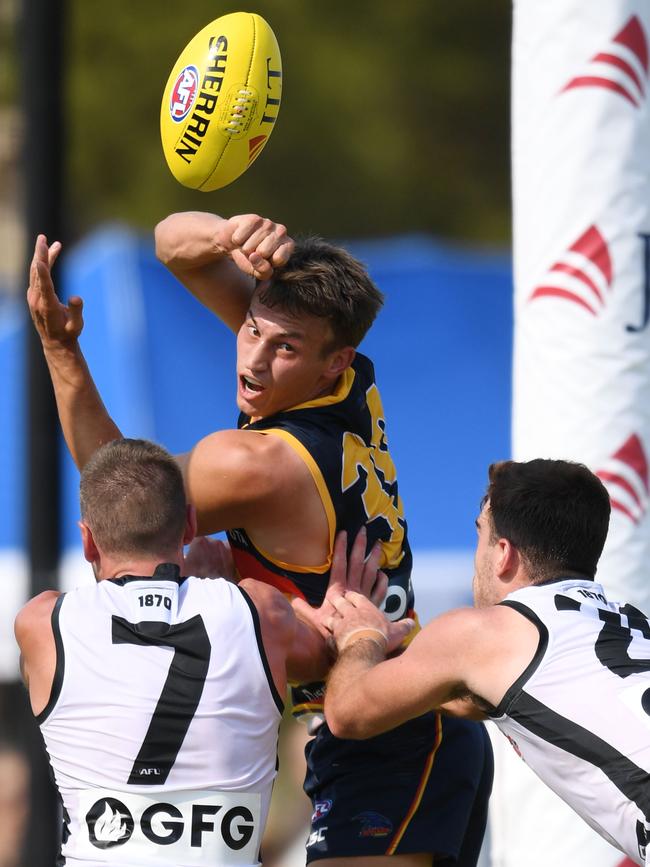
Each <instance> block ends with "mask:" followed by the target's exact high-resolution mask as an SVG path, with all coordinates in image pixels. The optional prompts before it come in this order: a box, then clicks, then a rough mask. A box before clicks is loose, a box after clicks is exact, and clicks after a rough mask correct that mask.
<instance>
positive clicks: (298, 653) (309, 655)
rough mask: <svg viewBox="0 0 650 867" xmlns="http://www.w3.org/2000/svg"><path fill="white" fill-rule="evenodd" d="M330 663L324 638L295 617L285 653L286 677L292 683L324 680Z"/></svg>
mask: <svg viewBox="0 0 650 867" xmlns="http://www.w3.org/2000/svg"><path fill="white" fill-rule="evenodd" d="M331 664H332V655H331V653H330V651H329V648H328V646H327V642H326V641H325V639H324V638H323V637H322V636H321V635H320V634H319V633H318V632H317V631H316V630H315V629H314V628H313V627H312V626H310V625H309V624H307V623H305V622H304V621H302V620H300V618H296V628H295V632H294V638H293V643H292V645H291V649H290V651H289V654H288V655H287V677H288V679H289V680H291V681H293V682H294V683H310V682H311V681H315V680H324V678H325V677H326V675H327V672H328V671H329V669H330V666H331Z"/></svg>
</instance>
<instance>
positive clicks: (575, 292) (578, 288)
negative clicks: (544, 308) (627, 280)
mask: <svg viewBox="0 0 650 867" xmlns="http://www.w3.org/2000/svg"><path fill="white" fill-rule="evenodd" d="M612 279H613V271H612V260H611V257H610V255H609V248H608V247H607V243H606V241H605V239H604V238H603V236H602V235H601V233H600V232H599V231H598V229H597V228H596V226H590V227H589V228H588V229H587V231H586V232H583V234H582V235H580V237H579V238H578V240H577V241H575V242H574V243H573V244H572V245H571V246H570V247H569V248H568V250H567V251H566V252H565V253H564V254H563V255H562V256H561V257H560V258H559V259H558V260H557V261H556V262H555V263H554V264H553V265H551V267H550V268H549V269H548V271H547V272H546V274H545V275H544V278H543V280H542V281H541V282H540V283H539V285H538V286H536V287H535V289H533V291H532V292H531V294H530V297H529V299H528V300H529V301H534V300H535V299H536V298H561V299H563V300H565V301H571V302H573V303H574V304H578V305H579V306H580V307H582V308H583V309H584V310H587V311H588V312H589V313H591V314H592V316H596V315H597V314H598V313H599V312H600V310H602V308H603V307H604V306H605V303H606V300H607V293H608V291H609V290H610V289H611V286H612Z"/></svg>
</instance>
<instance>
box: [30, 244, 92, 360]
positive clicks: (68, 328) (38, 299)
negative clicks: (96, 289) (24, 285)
mask: <svg viewBox="0 0 650 867" xmlns="http://www.w3.org/2000/svg"><path fill="white" fill-rule="evenodd" d="M60 252H61V244H60V242H59V241H55V242H54V243H53V244H52V245H51V246H49V247H48V244H47V238H46V237H45V235H39V236H38V237H37V238H36V244H35V246H34V257H33V259H32V264H31V267H30V269H29V287H28V289H27V304H28V306H29V312H30V314H31V317H32V321H33V322H34V325H35V327H36V330H37V331H38V333H39V336H40V338H41V340H42V342H43V345H44V346H45V347H47V346H52V345H56V344H65V343H71V342H73V341H75V340H76V339H77V337H78V336H79V334H80V333H81V330H82V328H83V315H82V310H83V301H82V300H81V298H79V297H74V298H70V300H69V302H68V304H67V305H66V304H62V303H61V301H60V300H59V298H58V296H57V294H56V291H55V289H54V283H53V282H52V266H53V265H54V263H55V262H56V259H57V256H58V255H59V253H60Z"/></svg>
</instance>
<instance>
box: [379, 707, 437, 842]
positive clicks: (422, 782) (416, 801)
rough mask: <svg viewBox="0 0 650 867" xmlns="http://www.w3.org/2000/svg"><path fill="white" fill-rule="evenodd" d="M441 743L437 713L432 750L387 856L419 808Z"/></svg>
mask: <svg viewBox="0 0 650 867" xmlns="http://www.w3.org/2000/svg"><path fill="white" fill-rule="evenodd" d="M441 743H442V718H441V716H440V714H439V713H437V714H436V736H435V741H434V744H433V749H432V750H431V752H430V753H429V755H428V756H427V759H426V762H425V763H424V771H423V772H422V776H421V778H420V782H419V783H418V787H417V791H416V792H415V797H414V798H413V801H412V803H411V806H410V807H409V809H408V812H407V814H406V816H405V818H404V821H403V822H402V824H401V825H400V826H399V828H398V829H397V833H396V834H395V836H394V837H393V839H392V840H391V843H390V846H389V847H388V849H386V854H387V855H394V854H395V850H396V849H397V847H398V846H399V844H400V841H401V839H402V837H403V836H404V834H405V832H406V829H407V828H408V826H409V823H410V821H411V819H412V818H413V816H414V815H415V813H416V811H417V809H418V807H419V806H420V802H421V801H422V795H423V794H424V790H425V789H426V786H427V783H428V782H429V777H430V776H431V769H432V768H433V762H434V759H435V757H436V753H437V752H438V747H439V746H440V744H441Z"/></svg>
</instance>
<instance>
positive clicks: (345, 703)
mask: <svg viewBox="0 0 650 867" xmlns="http://www.w3.org/2000/svg"><path fill="white" fill-rule="evenodd" d="M384 658H385V653H384V650H383V649H382V648H381V647H380V646H379V645H377V644H376V643H375V642H374V641H367V640H363V641H356V642H354V643H353V644H352V645H350V647H348V648H347V649H346V650H344V651H343V652H342V653H341V655H340V656H339V658H338V660H337V662H336V664H335V666H334V667H333V668H332V671H331V672H330V676H329V678H328V680H327V688H326V690H325V718H326V720H327V724H328V725H329V727H330V730H331V732H332V734H334V735H335V736H336V737H341V738H351V739H357V738H368V737H371V736H373V735H376V734H379V733H380V732H381V731H386V730H387V729H388V728H390V726H387V725H384V726H382V725H381V724H380V723H379V722H378V721H376V720H374V719H373V714H372V696H371V695H367V696H366V695H365V692H366V691H365V688H364V677H365V676H366V675H367V674H368V672H370V671H371V669H373V668H374V667H375V666H376V665H378V664H379V663H380V662H382V661H383V660H384Z"/></svg>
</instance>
